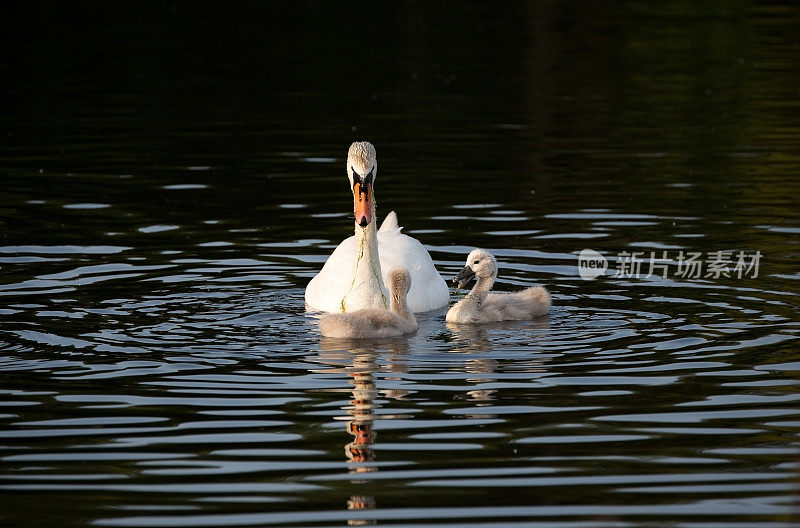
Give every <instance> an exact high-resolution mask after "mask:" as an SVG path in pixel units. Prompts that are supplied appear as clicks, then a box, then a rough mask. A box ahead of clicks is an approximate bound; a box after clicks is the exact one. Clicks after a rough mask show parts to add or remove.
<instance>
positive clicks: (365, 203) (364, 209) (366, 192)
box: [353, 182, 372, 227]
mask: <svg viewBox="0 0 800 528" xmlns="http://www.w3.org/2000/svg"><path fill="white" fill-rule="evenodd" d="M353 211H354V212H355V215H356V223H357V224H358V225H360V226H361V227H367V226H368V225H369V224H370V222H372V184H370V183H364V184H362V183H361V182H356V183H355V184H353Z"/></svg>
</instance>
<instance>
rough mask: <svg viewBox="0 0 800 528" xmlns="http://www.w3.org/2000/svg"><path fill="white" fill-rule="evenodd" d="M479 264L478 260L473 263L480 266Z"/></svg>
mask: <svg viewBox="0 0 800 528" xmlns="http://www.w3.org/2000/svg"><path fill="white" fill-rule="evenodd" d="M480 262H481V261H480V260H476V261H475V262H473V264H480Z"/></svg>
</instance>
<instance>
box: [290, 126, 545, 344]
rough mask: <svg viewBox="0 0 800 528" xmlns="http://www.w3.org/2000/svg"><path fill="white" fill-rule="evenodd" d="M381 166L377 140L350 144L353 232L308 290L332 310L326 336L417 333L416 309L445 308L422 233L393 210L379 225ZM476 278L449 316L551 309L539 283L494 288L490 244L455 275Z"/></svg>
mask: <svg viewBox="0 0 800 528" xmlns="http://www.w3.org/2000/svg"><path fill="white" fill-rule="evenodd" d="M377 173H378V162H377V158H376V154H375V147H374V146H372V144H371V143H369V142H367V141H357V142H355V143H353V144H352V145H350V150H349V151H348V153H347V177H348V179H349V180H350V189H351V191H352V194H353V213H354V216H355V234H354V235H353V236H351V237H349V238H347V239H345V240H343V241H342V242H341V243H340V244H339V245H338V246H337V247H336V249H335V250H334V251H333V253H332V254H331V256H330V257H328V260H327V261H326V262H325V264H324V265H323V267H322V270H320V272H319V273H318V274H317V275H316V276H315V277H314V278H312V279H311V281H310V282H309V283H308V286H307V287H306V292H305V302H306V305H307V307H308V308H310V309H312V310H319V311H322V312H329V313H327V314H324V315H323V316H322V317H321V319H320V332H321V333H322V334H323V335H324V336H328V337H347V338H368V337H389V336H398V335H404V334H409V333H413V332H415V331H416V330H417V322H416V319H415V318H414V315H413V314H414V313H418V312H427V311H430V310H435V309H437V308H442V307H444V306H447V305H448V304H449V301H450V292H449V290H448V288H447V284H446V283H445V281H444V279H443V278H442V276H441V275H439V272H438V271H436V267H435V266H434V264H433V260H432V259H431V256H430V255H429V254H428V252H427V251H426V250H425V248H424V247H423V246H422V244H421V243H420V242H419V241H418V240H416V239H415V238H412V237H410V236H407V235H405V234H403V233H401V232H400V231H401V229H402V228H401V227H400V226H399V223H398V220H397V215H396V214H395V212H394V211H392V212H390V213H389V214H388V215H387V216H386V218H385V219H384V220H383V223H382V224H381V226H380V228H378V227H377V217H376V203H375V180H376V177H377ZM382 270H390V271H389V272H388V273H384V272H383V271H382ZM472 278H477V279H478V280H477V283H476V285H475V287H474V288H473V289H472V291H471V292H470V293H469V294H468V295H467V296H466V297H465V298H464V299H463V300H461V301H459V302H458V303H456V304H455V305H454V306H453V307H452V308H450V310H449V311H448V312H447V316H446V320H447V321H448V322H453V323H485V322H494V321H508V320H522V319H532V318H534V317H539V316H542V315H545V314H547V313H548V312H549V310H550V295H549V294H548V293H547V290H545V289H544V288H543V287H541V286H534V287H531V288H527V289H525V290H522V291H520V292H516V293H496V292H490V290H491V287H492V285H493V284H494V281H495V279H496V278H497V261H496V259H495V258H494V256H492V255H491V254H490V253H489V252H487V251H486V250H482V249H476V250H474V251H472V252H471V253H470V255H469V257H468V258H467V265H466V266H465V267H464V269H463V270H461V272H460V273H459V274H458V276H457V277H456V279H455V280H456V281H458V282H460V283H462V284H463V283H465V282H468V281H469V280H471V279H472ZM387 283H388V284H389V285H390V288H389V290H387V288H386V284H387Z"/></svg>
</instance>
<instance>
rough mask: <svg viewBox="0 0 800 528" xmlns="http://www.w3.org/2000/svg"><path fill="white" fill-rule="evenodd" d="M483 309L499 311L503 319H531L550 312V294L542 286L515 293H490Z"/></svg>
mask: <svg viewBox="0 0 800 528" xmlns="http://www.w3.org/2000/svg"><path fill="white" fill-rule="evenodd" d="M483 307H484V308H490V307H491V308H492V309H494V310H497V311H499V312H500V314H502V319H506V320H519V319H529V318H531V317H539V316H541V315H544V314H546V313H548V312H549V311H550V294H549V293H548V292H547V290H546V289H544V288H543V287H542V286H531V287H530V288H526V289H524V290H521V291H518V292H513V293H504V292H490V293H489V294H488V295H487V296H486V300H485V301H484V302H483Z"/></svg>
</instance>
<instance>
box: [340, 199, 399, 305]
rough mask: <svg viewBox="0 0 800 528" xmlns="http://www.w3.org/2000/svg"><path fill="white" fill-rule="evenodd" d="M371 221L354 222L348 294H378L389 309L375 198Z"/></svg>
mask: <svg viewBox="0 0 800 528" xmlns="http://www.w3.org/2000/svg"><path fill="white" fill-rule="evenodd" d="M372 203H373V205H372V221H371V222H370V223H369V224H367V227H363V228H362V227H361V226H360V225H358V224H356V234H355V251H356V254H355V265H354V266H355V269H354V270H353V285H352V287H351V289H350V291H349V292H348V295H349V294H351V293H353V292H368V294H372V295H376V296H379V299H380V302H381V303H382V304H383V307H384V308H386V309H387V310H388V309H389V300H388V299H387V296H386V287H385V286H384V285H383V279H382V278H381V277H382V276H383V275H382V273H381V262H380V259H379V258H378V226H377V222H376V220H375V205H374V204H375V200H374V199H373V200H372ZM346 298H347V295H345V298H343V299H342V311H345V310H344V308H345V306H344V305H345V299H346Z"/></svg>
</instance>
